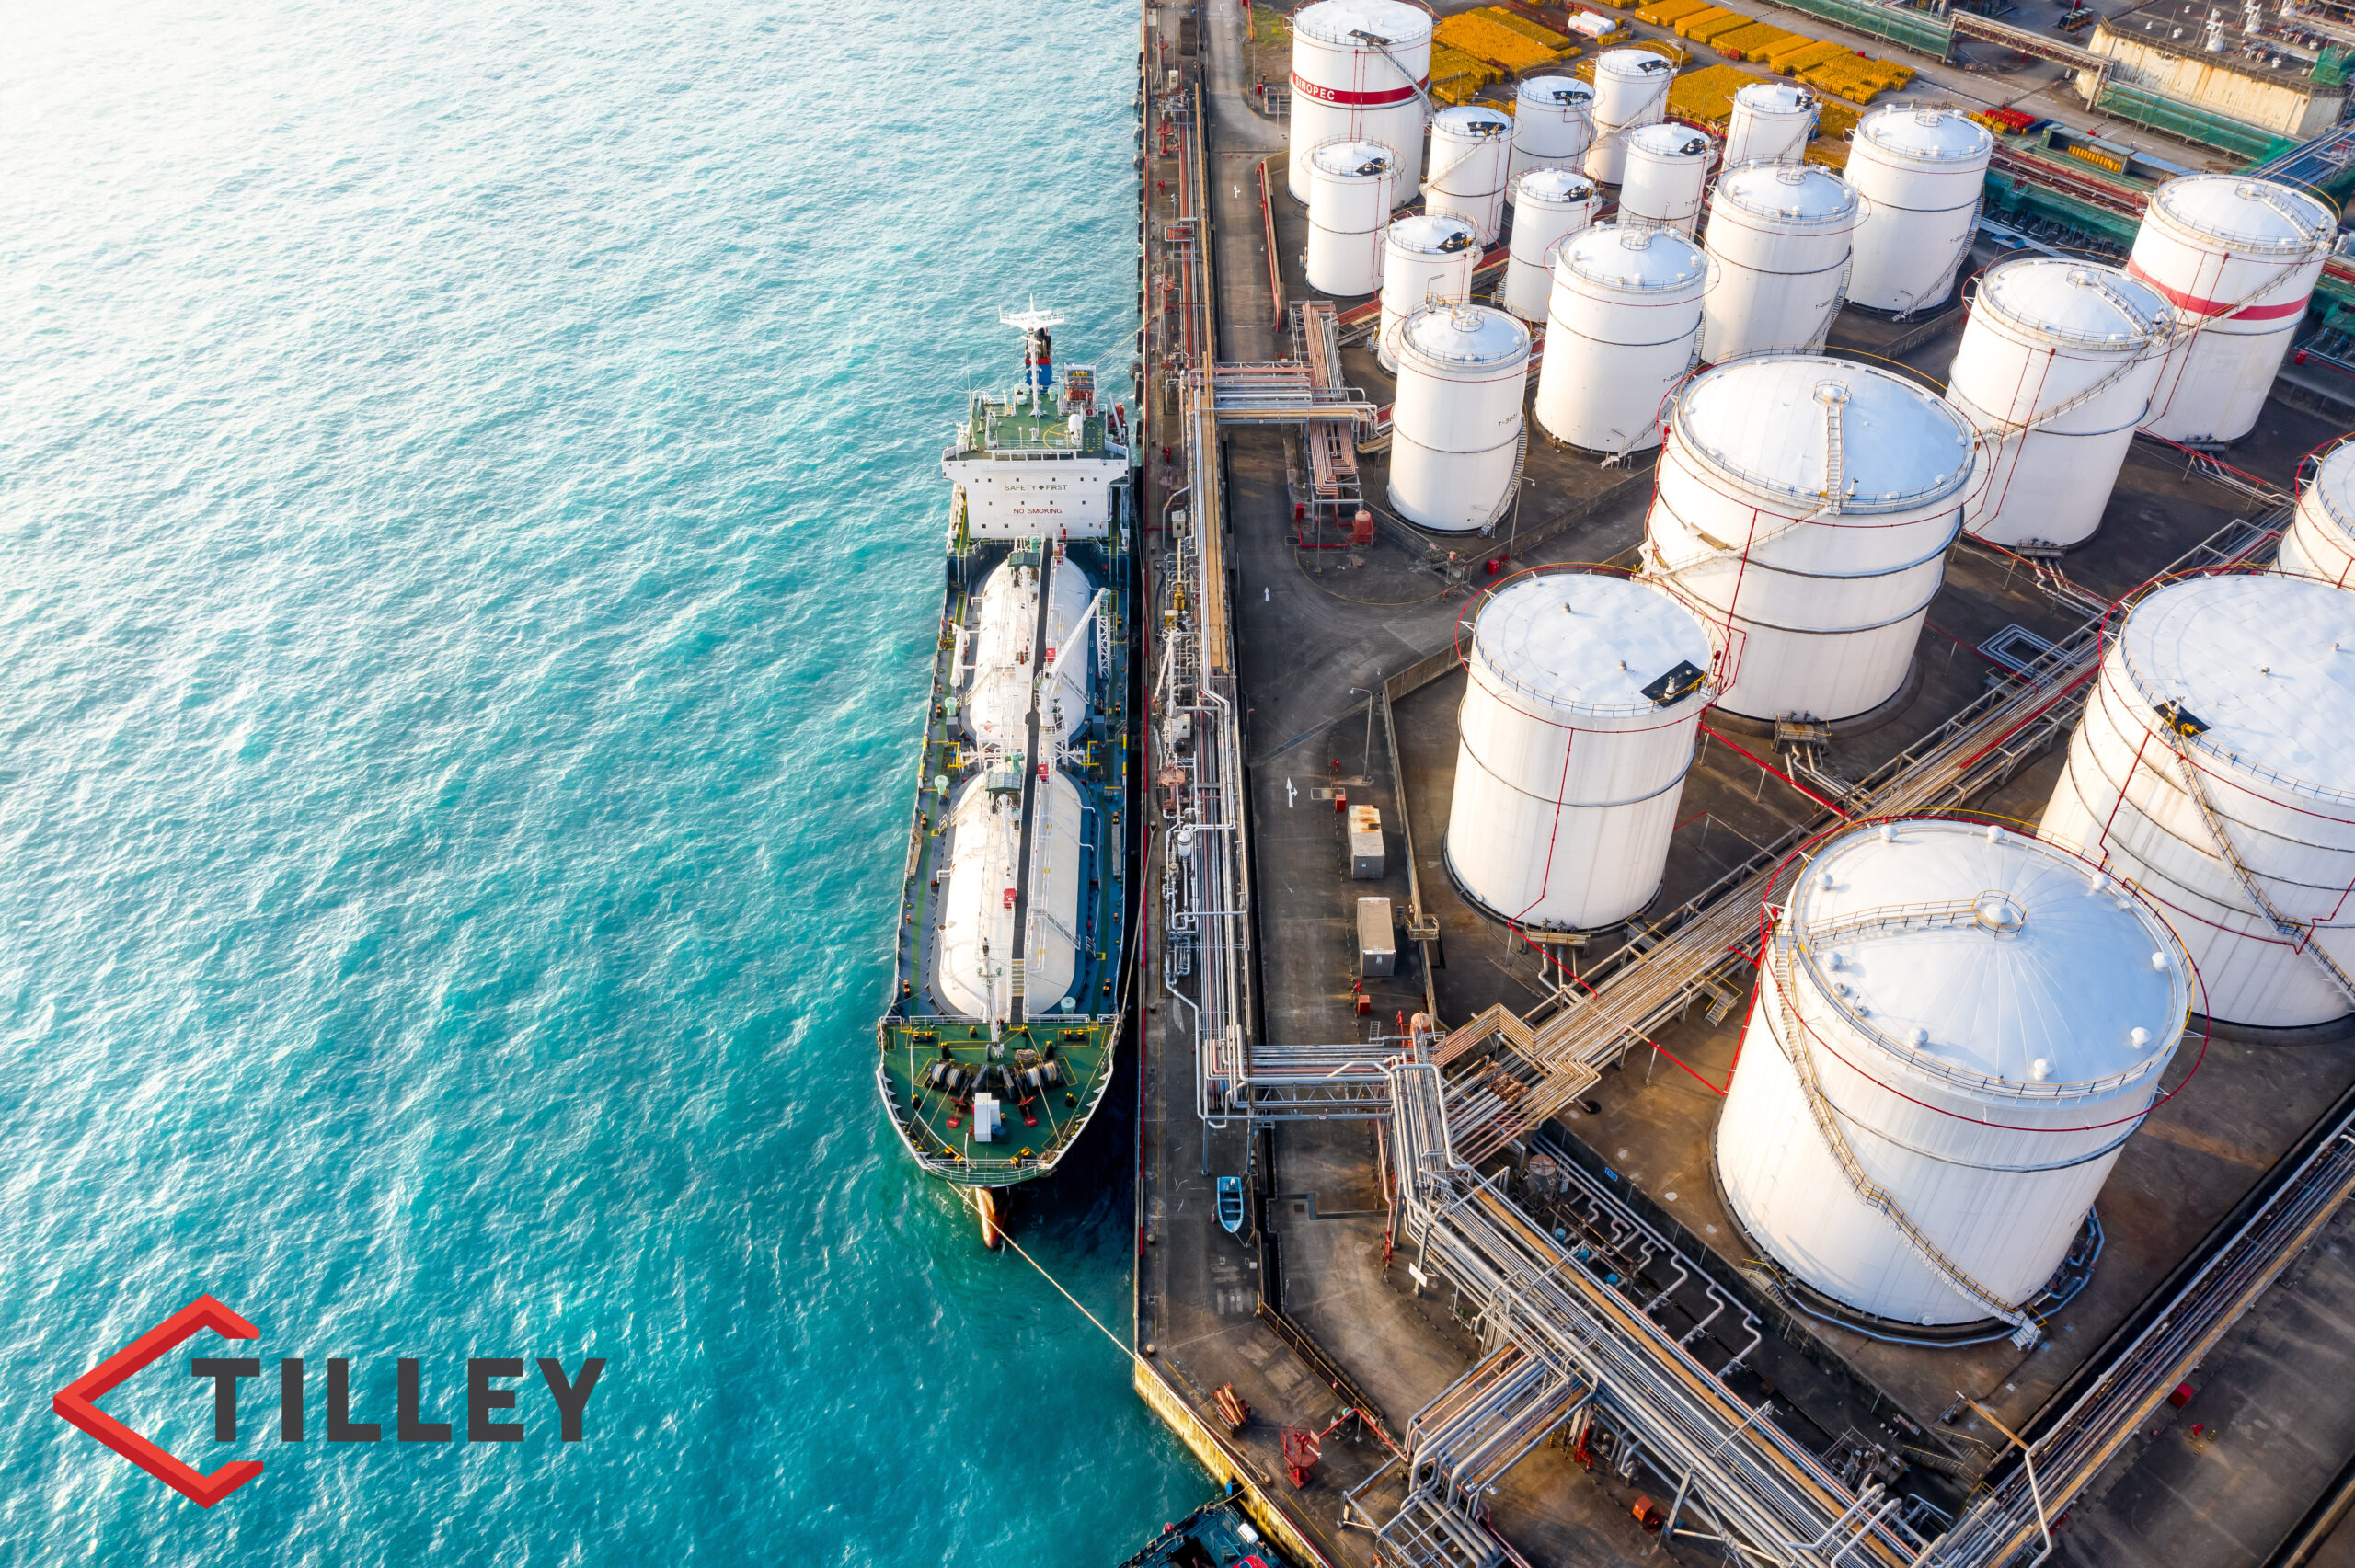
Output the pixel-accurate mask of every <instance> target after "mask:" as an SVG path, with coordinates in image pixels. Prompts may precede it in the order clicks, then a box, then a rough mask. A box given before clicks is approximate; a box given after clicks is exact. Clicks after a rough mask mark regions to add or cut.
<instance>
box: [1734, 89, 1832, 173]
mask: <svg viewBox="0 0 2355 1568" xmlns="http://www.w3.org/2000/svg"><path fill="white" fill-rule="evenodd" d="M1815 121H1816V109H1815V95H1814V94H1813V93H1810V92H1809V91H1808V90H1807V89H1806V88H1805V87H1802V86H1798V85H1797V84H1795V83H1791V82H1752V83H1751V84H1750V86H1746V87H1744V88H1742V89H1741V90H1740V91H1739V92H1737V93H1735V94H1734V96H1733V111H1732V113H1731V114H1730V115H1729V116H1728V117H1727V120H1726V167H1728V168H1731V167H1733V166H1735V165H1736V164H1750V163H1758V162H1762V161H1763V162H1766V163H1778V164H1795V163H1798V161H1799V160H1800V159H1802V158H1804V157H1806V156H1807V143H1808V139H1809V137H1811V136H1813V135H1814V134H1815Z"/></svg>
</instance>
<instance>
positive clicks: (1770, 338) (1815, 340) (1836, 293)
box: [1701, 89, 1856, 361]
mask: <svg viewBox="0 0 2355 1568" xmlns="http://www.w3.org/2000/svg"><path fill="white" fill-rule="evenodd" d="M1745 90H1746V89H1745ZM1855 227H1856V193H1855V191H1854V190H1852V189H1849V186H1848V182H1847V181H1846V180H1844V179H1842V178H1841V177H1839V176H1838V175H1836V174H1833V173H1832V172H1831V171H1830V170H1829V169H1821V168H1817V167H1815V166H1812V165H1808V164H1785V163H1775V162H1771V161H1769V162H1762V163H1753V164H1744V165H1742V166H1740V167H1737V168H1729V169H1728V170H1726V172H1725V173H1724V174H1722V175H1720V176H1719V177H1717V191H1716V193H1715V194H1714V195H1712V196H1711V197H1710V198H1709V226H1708V229H1707V232H1706V234H1705V235H1704V236H1703V242H1704V244H1705V246H1706V248H1707V250H1708V253H1709V258H1710V259H1711V260H1712V261H1714V262H1716V263H1717V281H1716V282H1715V283H1714V284H1713V285H1711V287H1710V289H1709V293H1708V298H1707V300H1706V303H1705V307H1704V314H1703V318H1702V326H1701V353H1702V356H1703V357H1704V358H1705V359H1707V360H1710V361H1726V360H1730V359H1732V358H1734V357H1735V356H1736V355H1739V354H1749V353H1755V352H1757V351H1759V350H1760V349H1786V350H1788V351H1790V352H1793V353H1800V354H1809V353H1813V352H1814V351H1815V350H1816V349H1821V348H1822V347H1823V339H1824V337H1825V335H1826V334H1827V333H1829V332H1830V331H1831V330H1832V318H1833V317H1834V316H1836V315H1839V314H1840V291H1841V287H1842V285H1844V283H1845V282H1846V281H1847V278H1848V257H1849V241H1850V239H1851V238H1852V237H1853V235H1854V234H1855Z"/></svg>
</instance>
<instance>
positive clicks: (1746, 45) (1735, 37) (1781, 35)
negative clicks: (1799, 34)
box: [1710, 22, 1791, 60]
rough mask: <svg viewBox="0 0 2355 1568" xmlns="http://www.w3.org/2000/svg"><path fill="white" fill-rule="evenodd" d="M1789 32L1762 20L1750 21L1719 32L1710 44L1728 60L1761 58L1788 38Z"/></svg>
mask: <svg viewBox="0 0 2355 1568" xmlns="http://www.w3.org/2000/svg"><path fill="white" fill-rule="evenodd" d="M1790 36H1791V35H1790V34H1789V33H1786V32H1785V31H1784V30H1783V29H1780V28H1774V27H1768V26H1767V25H1766V24H1765V23H1764V22H1752V23H1751V24H1750V25H1749V26H1748V27H1746V28H1736V29H1734V30H1733V31H1731V32H1729V33H1719V34H1718V35H1717V37H1716V38H1714V39H1712V40H1710V43H1711V45H1712V46H1713V47H1714V48H1715V49H1716V50H1717V52H1718V53H1720V54H1722V55H1724V56H1725V57H1726V58H1727V59H1728V60H1763V59H1764V58H1766V52H1767V51H1769V50H1771V49H1773V48H1774V47H1775V45H1776V44H1779V43H1784V42H1786V41H1788V40H1789V39H1790Z"/></svg>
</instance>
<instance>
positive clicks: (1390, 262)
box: [1374, 212, 1480, 374]
mask: <svg viewBox="0 0 2355 1568" xmlns="http://www.w3.org/2000/svg"><path fill="white" fill-rule="evenodd" d="M1479 259H1480V236H1479V234H1478V233H1477V231H1476V230H1475V229H1474V228H1473V226H1472V224H1471V223H1469V222H1467V221H1466V220H1465V219H1463V218H1459V217H1456V216H1455V215H1453V213H1449V212H1417V213H1413V214H1411V215H1409V216H1407V217H1404V218H1400V219H1399V220H1397V221H1396V223H1392V224H1391V225H1390V232H1389V233H1388V234H1387V235H1384V239H1383V243H1382V320H1381V323H1380V326H1379V327H1378V328H1377V334H1376V337H1375V338H1374V355H1375V357H1376V358H1377V359H1379V360H1380V361H1382V368H1383V369H1384V370H1386V371H1389V372H1393V373H1394V374H1395V373H1396V372H1397V369H1398V355H1397V338H1398V326H1399V323H1401V322H1403V321H1405V320H1406V319H1407V316H1409V315H1413V314H1414V313H1415V312H1416V311H1419V310H1420V309H1422V308H1423V307H1424V306H1425V305H1427V304H1432V303H1438V302H1441V301H1446V300H1468V299H1470V298H1471V297H1472V268H1473V265H1474V264H1475V263H1476V262H1477V261H1478V260H1479Z"/></svg>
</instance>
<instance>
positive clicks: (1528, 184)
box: [1497, 167, 1602, 321]
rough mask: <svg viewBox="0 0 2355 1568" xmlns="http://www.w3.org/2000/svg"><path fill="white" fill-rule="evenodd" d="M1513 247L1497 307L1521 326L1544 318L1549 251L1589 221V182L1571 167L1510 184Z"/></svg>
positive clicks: (1550, 274) (1594, 198) (1594, 199)
mask: <svg viewBox="0 0 2355 1568" xmlns="http://www.w3.org/2000/svg"><path fill="white" fill-rule="evenodd" d="M1512 192H1513V195H1512V248H1511V251H1510V253H1509V259H1508V260H1507V261H1506V262H1505V286H1504V287H1503V289H1501V290H1500V291H1499V292H1498V295H1497V299H1498V303H1500V304H1502V305H1503V306H1504V307H1505V309H1507V310H1509V311H1511V312H1512V313H1513V315H1517V316H1519V317H1521V318H1522V320H1523V321H1543V320H1545V306H1546V302H1547V301H1548V300H1550V299H1551V298H1552V297H1553V293H1554V247H1555V246H1557V245H1559V244H1560V243H1561V242H1562V241H1563V240H1565V239H1568V237H1569V236H1570V235H1574V234H1576V233H1578V232H1579V231H1580V229H1582V228H1585V227H1586V226H1587V225H1588V224H1589V223H1593V222H1594V210H1595V209H1596V208H1597V207H1599V206H1601V205H1602V198H1601V197H1600V196H1599V195H1598V194H1596V191H1595V189H1594V181H1592V180H1591V179H1589V178H1587V177H1586V176H1584V175H1582V174H1580V173H1579V171H1578V170H1576V169H1573V168H1551V167H1549V168H1534V169H1531V170H1530V171H1529V172H1528V173H1526V174H1524V175H1521V176H1519V177H1516V178H1515V179H1514V180H1513V182H1512Z"/></svg>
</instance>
